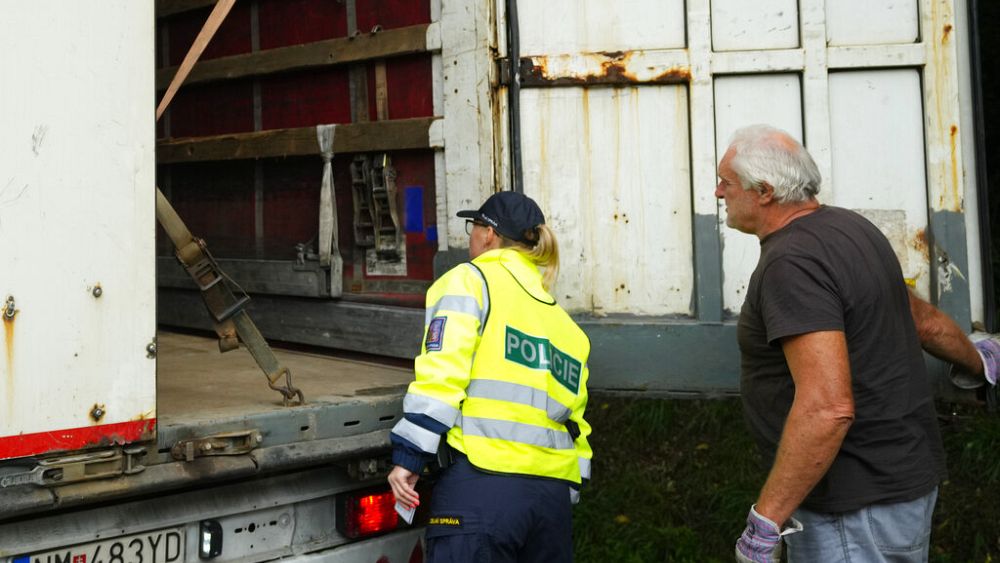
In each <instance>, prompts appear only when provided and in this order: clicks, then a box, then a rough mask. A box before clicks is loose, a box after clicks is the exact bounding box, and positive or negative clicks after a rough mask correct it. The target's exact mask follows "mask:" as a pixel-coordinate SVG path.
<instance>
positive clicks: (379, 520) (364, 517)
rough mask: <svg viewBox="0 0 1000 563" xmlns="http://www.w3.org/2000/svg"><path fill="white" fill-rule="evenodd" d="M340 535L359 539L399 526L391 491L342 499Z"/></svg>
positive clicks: (361, 494)
mask: <svg viewBox="0 0 1000 563" xmlns="http://www.w3.org/2000/svg"><path fill="white" fill-rule="evenodd" d="M342 499H343V502H342V504H341V511H340V515H339V516H340V517H339V518H338V519H337V520H338V523H339V524H340V526H339V527H340V533H342V534H344V535H345V536H347V537H349V538H352V539H354V538H360V537H364V536H370V535H373V534H379V533H382V532H388V531H390V530H395V529H396V526H397V525H398V524H399V516H398V515H397V514H396V509H395V506H396V498H395V497H393V495H392V491H385V492H371V491H369V492H367V493H364V492H362V493H351V494H348V495H344V496H343V497H342Z"/></svg>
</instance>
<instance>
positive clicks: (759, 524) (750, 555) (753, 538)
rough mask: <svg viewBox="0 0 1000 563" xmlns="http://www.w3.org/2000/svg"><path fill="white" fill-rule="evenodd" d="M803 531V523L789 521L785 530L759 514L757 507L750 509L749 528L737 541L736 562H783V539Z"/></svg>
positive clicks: (794, 520) (748, 516)
mask: <svg viewBox="0 0 1000 563" xmlns="http://www.w3.org/2000/svg"><path fill="white" fill-rule="evenodd" d="M801 531H802V523H801V522H799V521H798V520H796V519H795V518H789V519H788V525H787V526H785V529H784V530H781V529H779V528H778V525H777V524H775V523H774V522H773V521H771V520H770V519H768V518H766V517H764V516H762V515H761V514H760V513H759V512H757V505H756V504H755V505H753V506H751V507H750V514H748V515H747V527H746V529H744V530H743V534H742V535H741V536H740V539H738V540H736V561H738V562H739V563H778V562H779V561H781V538H782V537H783V536H787V535H789V534H794V533H795V532H801Z"/></svg>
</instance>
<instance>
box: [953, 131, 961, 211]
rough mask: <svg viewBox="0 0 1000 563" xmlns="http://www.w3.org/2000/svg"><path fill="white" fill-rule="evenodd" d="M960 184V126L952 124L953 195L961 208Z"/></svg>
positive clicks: (956, 204)
mask: <svg viewBox="0 0 1000 563" xmlns="http://www.w3.org/2000/svg"><path fill="white" fill-rule="evenodd" d="M958 190H959V185H958V126H957V125H952V126H951V192H952V193H951V196H952V201H954V202H955V206H956V207H958V208H961V205H960V203H959V202H960V201H961V198H960V197H959V191H958Z"/></svg>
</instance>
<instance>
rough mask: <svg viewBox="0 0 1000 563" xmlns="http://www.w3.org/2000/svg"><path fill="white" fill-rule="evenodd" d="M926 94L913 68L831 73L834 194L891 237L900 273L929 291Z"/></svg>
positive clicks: (924, 292)
mask: <svg viewBox="0 0 1000 563" xmlns="http://www.w3.org/2000/svg"><path fill="white" fill-rule="evenodd" d="M923 131H924V126H923V99H922V92H921V86H920V76H919V74H918V72H917V71H916V70H914V69H897V70H866V71H859V72H837V73H833V74H831V75H830V132H831V147H832V157H833V158H832V161H833V173H832V178H831V180H832V185H833V190H832V200H826V202H827V203H831V204H834V205H838V206H840V207H847V208H849V209H855V210H858V211H861V212H862V214H863V215H865V216H866V217H868V219H869V220H871V221H872V222H873V223H875V224H876V225H877V226H878V227H879V228H880V229H881V230H882V232H883V233H884V234H885V235H886V236H887V237H888V238H889V241H890V242H891V243H892V245H893V249H894V250H895V251H896V255H897V256H898V257H899V263H900V265H901V266H902V268H903V277H905V278H906V279H907V281H908V282H909V283H911V284H913V285H914V286H915V287H916V288H917V290H918V292H919V293H920V294H921V295H923V296H925V297H926V296H927V289H928V287H929V285H928V283H929V276H928V249H927V240H926V237H925V230H926V228H927V174H926V167H925V165H924V132H923Z"/></svg>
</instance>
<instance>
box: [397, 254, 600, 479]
mask: <svg viewBox="0 0 1000 563" xmlns="http://www.w3.org/2000/svg"><path fill="white" fill-rule="evenodd" d="M589 354H590V341H589V340H588V338H587V336H586V334H584V332H583V331H582V330H581V329H580V327H578V326H577V325H576V323H575V322H573V320H572V319H571V318H570V317H569V315H568V314H567V313H566V312H565V311H564V310H563V309H562V307H560V306H559V305H558V304H556V302H555V299H553V298H552V296H551V295H549V294H548V292H546V291H545V290H544V288H543V287H542V283H541V274H540V273H539V271H538V268H537V267H536V266H535V265H534V264H532V263H531V262H530V261H529V260H527V258H525V257H524V256H523V255H522V254H521V253H520V252H518V251H517V250H514V249H498V250H492V251H489V252H486V253H483V254H482V255H480V256H479V257H477V258H476V259H475V260H473V261H472V262H471V263H468V264H461V265H459V266H457V267H456V268H454V269H452V270H451V271H449V272H448V273H447V274H445V275H444V276H442V277H441V279H439V280H438V281H437V282H435V284H434V285H433V286H432V287H431V289H430V290H429V291H428V293H427V318H426V329H425V338H424V344H423V349H422V351H421V355H420V356H419V357H418V358H417V359H416V362H415V368H416V380H415V381H414V382H413V383H412V384H411V385H410V388H409V390H408V393H407V396H406V398H405V399H404V411H406V412H407V413H411V414H412V413H418V414H423V415H426V416H429V417H431V418H433V419H434V420H436V421H438V422H440V423H441V424H443V425H444V426H446V427H450V430H449V431H448V434H447V439H448V443H449V444H450V445H451V446H452V447H453V448H455V449H456V450H458V451H461V452H462V453H464V454H465V455H467V456H468V458H469V461H470V462H471V463H472V464H473V465H475V466H476V467H479V468H481V469H484V470H487V471H495V472H500V473H512V474H525V475H535V476H541V477H551V478H557V479H563V480H566V481H570V482H574V483H580V481H581V478H583V479H589V478H590V458H591V456H592V452H591V449H590V445H589V444H588V442H587V436H588V435H589V434H590V425H589V424H587V422H586V421H585V420H584V418H583V413H584V409H585V407H586V405H587V378H588V375H589V371H588V369H587V358H588V356H589ZM567 423H569V424H570V425H571V426H573V425H575V426H577V427H578V428H579V435H578V436H576V438H575V439H574V437H573V436H571V434H570V432H569V430H568V429H567ZM393 432H394V433H396V434H399V435H401V436H403V437H405V438H407V439H408V440H409V441H411V442H412V443H414V444H416V445H417V446H418V447H420V448H421V449H423V450H424V451H427V452H430V453H433V452H434V451H436V448H437V443H436V437H437V435H436V434H433V433H431V432H429V431H426V430H425V429H423V428H420V427H419V426H418V425H415V424H412V423H410V422H409V421H406V420H404V421H401V422H400V423H399V424H398V425H397V426H396V428H395V429H394V430H393Z"/></svg>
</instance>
